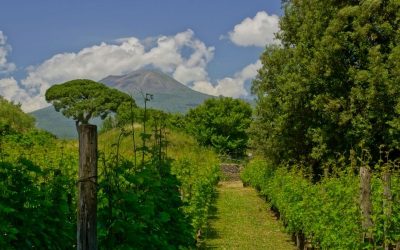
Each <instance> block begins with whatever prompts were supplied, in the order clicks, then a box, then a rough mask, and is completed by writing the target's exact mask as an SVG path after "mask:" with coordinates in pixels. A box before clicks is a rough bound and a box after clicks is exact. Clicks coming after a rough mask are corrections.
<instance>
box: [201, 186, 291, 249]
mask: <svg viewBox="0 0 400 250" xmlns="http://www.w3.org/2000/svg"><path fill="white" fill-rule="evenodd" d="M216 199H217V200H216V204H215V205H216V207H215V208H214V211H213V213H212V214H211V215H210V219H209V227H208V229H207V231H206V232H204V233H203V236H202V237H203V238H204V240H203V242H202V245H201V247H200V249H249V250H250V249H251V250H256V249H273V250H279V249H284V250H290V249H295V246H294V244H293V243H292V242H291V239H290V237H289V236H288V235H287V234H285V233H283V232H282V228H283V227H282V226H281V225H280V223H279V222H278V221H277V220H276V219H275V218H274V216H273V215H272V213H271V212H270V211H269V209H268V205H267V204H266V203H265V201H264V200H262V199H261V198H260V197H259V196H258V195H257V193H256V191H255V190H254V189H253V188H249V187H243V185H242V182H240V181H232V182H221V183H220V184H219V186H218V193H217V198H216Z"/></svg>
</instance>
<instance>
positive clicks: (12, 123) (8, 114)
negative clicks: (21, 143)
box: [0, 96, 35, 135]
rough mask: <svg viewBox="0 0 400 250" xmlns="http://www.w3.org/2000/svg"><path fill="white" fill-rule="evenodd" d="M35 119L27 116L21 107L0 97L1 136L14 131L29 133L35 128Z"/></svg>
mask: <svg viewBox="0 0 400 250" xmlns="http://www.w3.org/2000/svg"><path fill="white" fill-rule="evenodd" d="M34 123H35V119H34V118H33V117H32V116H30V115H28V114H25V113H24V112H23V111H22V110H21V106H20V105H15V104H13V103H11V102H8V101H7V100H6V99H4V98H3V97H1V96H0V135H5V134H9V133H12V132H13V131H18V132H22V131H27V130H29V129H31V128H33V127H34Z"/></svg>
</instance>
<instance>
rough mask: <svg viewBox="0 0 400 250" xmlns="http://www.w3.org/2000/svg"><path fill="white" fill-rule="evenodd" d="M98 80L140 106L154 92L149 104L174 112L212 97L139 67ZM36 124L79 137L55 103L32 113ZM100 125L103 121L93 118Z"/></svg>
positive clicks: (61, 135)
mask: <svg viewBox="0 0 400 250" xmlns="http://www.w3.org/2000/svg"><path fill="white" fill-rule="evenodd" d="M99 82H101V83H104V84H105V85H107V86H109V87H111V88H116V89H118V90H121V91H123V92H125V93H128V94H130V95H132V96H133V98H134V99H135V101H136V104H137V105H138V106H141V107H143V106H144V95H145V94H146V93H149V94H152V95H153V99H152V100H151V101H149V102H148V103H147V106H148V107H151V108H155V109H159V110H163V111H166V112H171V113H185V112H187V111H188V110H189V109H190V108H193V107H196V106H197V105H199V104H201V103H202V102H203V101H204V100H206V99H208V98H212V97H213V96H210V95H206V94H203V93H200V92H197V91H194V90H192V89H190V88H189V87H187V86H185V85H183V84H182V83H180V82H178V81H176V80H175V79H173V78H172V77H170V76H168V75H167V74H164V73H162V72H159V71H156V70H138V71H133V72H131V73H128V74H125V75H119V76H114V75H111V76H107V77H106V78H104V79H102V80H100V81H99ZM31 114H32V115H33V116H34V117H35V118H36V123H37V124H36V125H37V127H39V128H42V129H45V130H47V131H49V132H51V133H53V134H55V135H57V136H58V137H61V138H76V136H77V133H76V129H75V123H74V121H73V120H71V119H67V118H65V117H64V116H63V115H62V114H60V113H58V112H56V111H55V110H54V108H53V106H50V107H46V108H43V109H40V110H36V111H34V112H32V113H31ZM92 123H95V124H97V125H100V124H101V121H100V120H98V119H95V120H94V121H92Z"/></svg>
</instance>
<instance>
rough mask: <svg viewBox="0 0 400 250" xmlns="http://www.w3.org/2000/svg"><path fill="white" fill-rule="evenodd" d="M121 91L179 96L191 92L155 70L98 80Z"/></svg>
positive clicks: (138, 71) (133, 72)
mask: <svg viewBox="0 0 400 250" xmlns="http://www.w3.org/2000/svg"><path fill="white" fill-rule="evenodd" d="M100 82H102V83H104V84H106V85H107V86H109V87H113V88H116V89H119V90H121V91H124V92H127V93H132V92H149V93H153V94H157V93H169V94H180V93H181V92H185V93H186V92H190V91H193V90H191V89H190V88H188V87H187V86H185V85H183V84H182V83H180V82H178V81H176V80H175V79H174V78H172V77H170V76H169V75H167V74H164V73H162V72H160V71H157V70H137V71H132V72H129V73H127V74H124V75H118V76H116V75H111V76H107V77H106V78H104V79H102V80H100Z"/></svg>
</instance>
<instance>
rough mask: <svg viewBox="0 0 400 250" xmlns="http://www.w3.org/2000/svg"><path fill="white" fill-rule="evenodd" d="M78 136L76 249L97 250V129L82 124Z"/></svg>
mask: <svg viewBox="0 0 400 250" xmlns="http://www.w3.org/2000/svg"><path fill="white" fill-rule="evenodd" d="M78 129H79V130H78V132H79V133H78V134H79V180H78V221H77V249H78V250H95V249H97V228H96V226H97V225H96V215H97V212H96V210H97V190H96V189H97V127H96V126H95V125H88V124H83V125H80V126H79V128H78Z"/></svg>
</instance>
